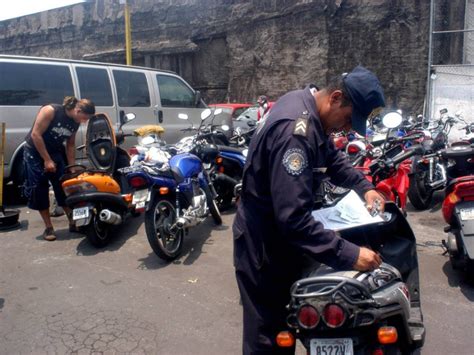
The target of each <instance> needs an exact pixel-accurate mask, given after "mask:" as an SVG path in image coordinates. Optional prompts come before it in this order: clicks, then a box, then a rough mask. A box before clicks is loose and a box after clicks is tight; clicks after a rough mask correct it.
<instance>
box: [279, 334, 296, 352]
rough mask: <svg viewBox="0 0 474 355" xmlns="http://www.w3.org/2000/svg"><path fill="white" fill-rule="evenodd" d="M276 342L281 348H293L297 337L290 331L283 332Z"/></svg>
mask: <svg viewBox="0 0 474 355" xmlns="http://www.w3.org/2000/svg"><path fill="white" fill-rule="evenodd" d="M276 342H277V345H278V346H279V347H280V348H291V347H292V346H294V345H295V336H294V335H293V334H292V333H290V332H289V331H281V332H280V333H278V335H277V337H276Z"/></svg>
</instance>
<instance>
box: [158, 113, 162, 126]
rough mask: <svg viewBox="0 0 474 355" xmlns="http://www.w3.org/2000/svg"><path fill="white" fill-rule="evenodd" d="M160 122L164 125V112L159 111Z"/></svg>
mask: <svg viewBox="0 0 474 355" xmlns="http://www.w3.org/2000/svg"><path fill="white" fill-rule="evenodd" d="M158 122H159V123H163V111H162V110H158Z"/></svg>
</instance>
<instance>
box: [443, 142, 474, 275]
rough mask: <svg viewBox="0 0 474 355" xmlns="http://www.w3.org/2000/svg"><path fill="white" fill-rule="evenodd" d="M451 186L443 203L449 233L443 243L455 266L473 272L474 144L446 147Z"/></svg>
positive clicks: (446, 190) (444, 152)
mask: <svg viewBox="0 0 474 355" xmlns="http://www.w3.org/2000/svg"><path fill="white" fill-rule="evenodd" d="M441 154H442V156H443V158H444V159H446V161H447V162H448V185H447V187H446V189H445V198H444V201H443V205H442V211H443V217H444V220H445V221H446V223H448V226H447V227H445V229H444V231H445V232H446V233H448V237H447V239H446V240H443V245H444V246H445V247H446V249H447V252H448V253H449V259H450V261H451V265H452V266H453V268H454V269H463V270H465V271H467V273H468V275H470V276H472V275H473V274H474V145H460V146H453V147H450V148H447V149H446V150H444V151H443V152H442V153H441Z"/></svg>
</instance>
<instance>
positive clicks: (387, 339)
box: [377, 327, 398, 344]
mask: <svg viewBox="0 0 474 355" xmlns="http://www.w3.org/2000/svg"><path fill="white" fill-rule="evenodd" d="M377 336H378V338H379V343H380V344H393V343H396V342H397V340H398V332H397V328H395V327H381V328H379V330H378V332H377Z"/></svg>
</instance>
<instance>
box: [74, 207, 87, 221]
mask: <svg viewBox="0 0 474 355" xmlns="http://www.w3.org/2000/svg"><path fill="white" fill-rule="evenodd" d="M87 217H89V207H81V208H75V209H73V210H72V220H73V221H77V220H78V219H83V218H87Z"/></svg>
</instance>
